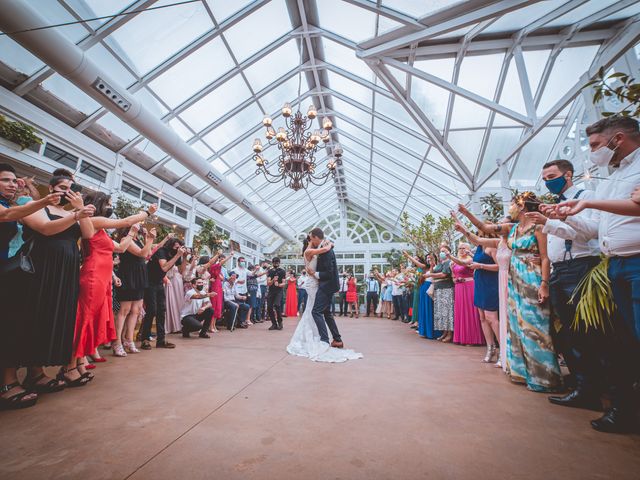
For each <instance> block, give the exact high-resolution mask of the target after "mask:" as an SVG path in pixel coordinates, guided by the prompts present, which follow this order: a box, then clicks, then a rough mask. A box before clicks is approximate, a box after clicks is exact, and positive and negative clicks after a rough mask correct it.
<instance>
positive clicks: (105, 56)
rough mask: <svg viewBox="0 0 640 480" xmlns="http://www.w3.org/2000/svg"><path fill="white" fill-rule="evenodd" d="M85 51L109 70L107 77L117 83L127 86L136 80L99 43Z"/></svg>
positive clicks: (90, 57) (89, 56) (91, 58)
mask: <svg viewBox="0 0 640 480" xmlns="http://www.w3.org/2000/svg"><path fill="white" fill-rule="evenodd" d="M85 53H86V55H87V57H88V58H89V59H90V60H93V61H94V62H95V63H96V64H97V65H100V67H101V68H103V69H104V70H105V71H106V72H109V78H113V79H114V80H115V81H116V82H117V83H118V84H119V85H121V86H123V87H128V86H130V85H131V84H132V83H134V82H135V81H136V77H134V76H133V75H132V74H131V72H130V71H129V70H127V69H126V68H125V67H124V65H122V63H120V62H119V61H118V60H116V58H115V57H114V56H113V55H112V54H111V52H109V50H107V49H106V48H105V47H104V46H103V45H101V44H100V43H98V44H96V45H94V46H93V47H91V48H90V49H89V50H87V51H86V52H85Z"/></svg>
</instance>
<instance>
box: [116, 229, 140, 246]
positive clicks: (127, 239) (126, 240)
mask: <svg viewBox="0 0 640 480" xmlns="http://www.w3.org/2000/svg"><path fill="white" fill-rule="evenodd" d="M139 230H140V225H139V224H137V223H136V224H135V225H131V228H130V229H129V233H127V235H125V236H124V237H123V238H121V239H120V241H119V242H116V241H115V240H114V242H113V251H114V252H116V253H123V252H126V251H127V249H128V248H129V246H130V245H131V244H132V242H133V239H134V238H135V237H136V235H138V231H139Z"/></svg>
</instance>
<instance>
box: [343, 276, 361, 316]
mask: <svg viewBox="0 0 640 480" xmlns="http://www.w3.org/2000/svg"><path fill="white" fill-rule="evenodd" d="M346 297H347V311H348V310H351V318H353V315H354V314H355V316H356V318H358V316H359V314H360V307H359V306H358V281H357V280H356V277H354V276H353V273H349V279H348V280H347V295H346Z"/></svg>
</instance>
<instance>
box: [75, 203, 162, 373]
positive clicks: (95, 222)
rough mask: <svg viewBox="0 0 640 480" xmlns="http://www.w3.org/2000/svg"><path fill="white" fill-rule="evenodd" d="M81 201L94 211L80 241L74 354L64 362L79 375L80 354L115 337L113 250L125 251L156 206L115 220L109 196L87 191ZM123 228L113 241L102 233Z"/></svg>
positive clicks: (92, 351) (82, 356) (90, 353)
mask: <svg viewBox="0 0 640 480" xmlns="http://www.w3.org/2000/svg"><path fill="white" fill-rule="evenodd" d="M84 200H85V203H86V204H87V205H93V206H94V207H95V209H96V213H95V215H94V216H93V217H91V219H90V223H91V229H90V232H89V234H90V235H89V237H88V238H84V239H83V241H82V244H81V246H82V256H83V262H82V267H81V268H80V292H79V297H78V310H77V314H76V328H75V337H74V343H73V346H74V355H73V358H72V359H71V362H70V363H69V364H68V365H67V369H68V370H73V369H74V368H76V367H77V368H78V371H79V373H80V374H81V375H82V374H84V373H85V369H84V357H86V356H89V355H93V354H94V353H95V351H96V348H97V347H98V346H99V345H103V344H105V343H110V342H111V341H113V340H115V339H116V337H117V335H116V330H115V323H114V317H113V300H112V297H113V294H112V283H113V282H112V275H113V253H114V252H116V253H123V252H125V251H126V250H127V249H128V248H129V246H130V245H131V242H132V241H133V238H134V237H135V236H136V235H137V234H138V230H139V225H138V223H139V222H142V221H144V220H146V219H147V218H148V217H149V216H150V215H153V214H154V213H155V212H156V210H157V206H156V205H151V206H150V207H149V209H148V210H146V211H143V212H140V213H138V214H136V215H131V216H129V217H126V218H122V219H117V218H111V216H112V215H113V204H112V201H111V195H107V194H106V193H103V192H90V193H88V194H87V195H85V199H84ZM127 227H129V232H128V234H127V235H126V236H125V237H124V238H122V239H121V241H120V242H115V241H113V240H112V239H111V237H109V235H108V234H107V232H106V229H111V228H127Z"/></svg>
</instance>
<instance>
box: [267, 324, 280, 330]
mask: <svg viewBox="0 0 640 480" xmlns="http://www.w3.org/2000/svg"><path fill="white" fill-rule="evenodd" d="M269 330H278V326H277V325H271V326H270V327H269Z"/></svg>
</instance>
